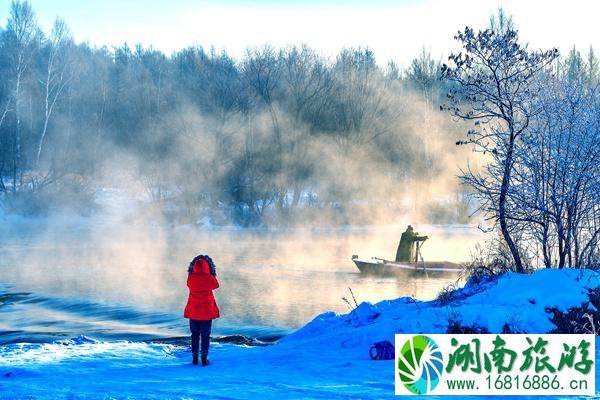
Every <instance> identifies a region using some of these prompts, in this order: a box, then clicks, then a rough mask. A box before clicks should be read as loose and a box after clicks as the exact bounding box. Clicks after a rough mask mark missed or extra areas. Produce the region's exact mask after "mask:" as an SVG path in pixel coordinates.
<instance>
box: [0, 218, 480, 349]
mask: <svg viewBox="0 0 600 400" xmlns="http://www.w3.org/2000/svg"><path fill="white" fill-rule="evenodd" d="M57 221H58V220H57ZM59 221H60V223H56V224H52V223H51V222H50V223H47V224H44V225H43V227H42V225H40V224H38V223H37V222H32V223H31V224H30V225H28V224H27V223H22V222H21V223H20V224H19V228H18V230H17V231H14V230H12V231H11V230H6V226H5V227H4V228H5V230H4V231H3V232H2V236H0V253H1V254H2V257H1V258H0V277H1V279H0V314H1V315H2V318H0V321H2V322H0V331H3V333H2V334H1V335H0V342H4V343H6V342H14V341H48V340H56V339H58V338H66V337H73V336H76V335H79V334H85V335H88V336H92V337H96V338H100V339H129V340H134V339H152V338H160V337H172V336H182V335H187V320H185V319H184V318H183V316H182V313H183V307H184V305H185V302H186V300H187V287H186V284H185V282H186V277H187V274H186V269H187V264H188V263H189V260H190V259H191V258H192V257H193V256H195V255H196V254H200V253H202V254H210V255H211V256H212V257H213V259H214V260H215V262H216V264H217V268H218V269H217V272H218V278H219V280H220V283H221V287H220V288H219V289H217V290H216V291H215V295H216V297H217V302H218V304H219V307H220V309H221V315H222V317H221V318H220V319H219V320H218V321H217V322H216V324H215V327H214V333H215V334H216V335H224V334H245V335H249V336H255V337H265V336H273V335H281V334H286V333H289V332H290V331H292V330H293V329H295V328H298V327H300V326H302V325H303V324H305V323H306V322H307V321H309V320H310V319H312V318H313V317H314V316H316V315H318V314H320V313H322V312H325V311H327V310H333V311H336V312H347V311H348V306H347V305H346V303H345V302H344V301H343V300H342V297H346V298H347V299H348V300H349V301H350V302H351V303H353V300H352V296H351V294H350V292H349V290H348V288H349V287H350V288H352V290H353V292H354V295H355V296H356V300H357V301H358V303H360V302H362V301H370V302H377V301H381V300H384V299H393V298H397V297H400V296H412V297H416V298H419V299H431V298H434V297H435V296H436V295H437V293H438V292H439V291H440V290H441V289H442V288H443V287H444V286H445V285H446V284H448V283H449V282H452V281H453V280H456V278H453V277H427V276H408V275H407V276H404V275H401V276H398V277H369V276H364V275H361V274H360V273H359V272H358V270H357V269H356V267H355V266H354V264H353V263H352V261H351V256H352V254H358V255H360V256H362V257H370V256H378V257H382V258H387V259H393V257H394V255H395V251H396V246H397V243H398V239H399V236H400V234H401V233H402V231H403V230H404V228H405V225H404V224H402V225H388V226H373V227H340V228H327V227H323V228H290V229H281V228H280V229H276V230H269V229H238V228H214V227H212V228H210V229H202V228H200V229H199V228H197V227H191V226H180V227H176V228H173V227H165V226H164V225H160V224H155V223H153V222H152V221H150V222H144V223H141V222H139V221H138V222H136V221H130V222H128V223H120V224H111V223H102V222H101V221H95V220H92V219H74V220H72V221H71V222H69V221H68V220H67V221H66V220H64V219H60V220H59ZM417 230H419V231H420V232H421V233H423V234H427V235H429V236H430V238H431V239H430V240H429V241H427V242H426V244H425V245H424V247H423V257H424V258H425V260H448V261H456V262H459V261H466V260H468V259H469V256H470V251H471V250H472V249H473V247H474V245H475V244H476V243H477V242H478V241H480V240H481V239H482V234H481V232H480V231H479V230H478V229H476V228H474V227H468V226H428V225H420V226H417Z"/></svg>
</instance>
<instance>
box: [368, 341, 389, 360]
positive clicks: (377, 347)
mask: <svg viewBox="0 0 600 400" xmlns="http://www.w3.org/2000/svg"><path fill="white" fill-rule="evenodd" d="M369 355H370V356H371V359H372V360H393V359H394V345H393V344H391V343H390V342H389V341H387V340H384V341H383V342H377V343H373V345H372V346H371V348H370V349H369Z"/></svg>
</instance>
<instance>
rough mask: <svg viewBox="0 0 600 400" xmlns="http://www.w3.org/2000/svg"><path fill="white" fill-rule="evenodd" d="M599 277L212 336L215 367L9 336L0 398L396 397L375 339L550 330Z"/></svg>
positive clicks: (477, 290) (519, 283)
mask: <svg viewBox="0 0 600 400" xmlns="http://www.w3.org/2000/svg"><path fill="white" fill-rule="evenodd" d="M598 287H600V274H598V273H597V272H592V271H581V270H541V271H538V272H536V273H535V274H533V275H531V276H525V275H516V274H507V275H505V276H502V277H500V278H498V279H497V280H493V281H491V280H490V281H487V282H484V283H482V284H479V285H467V287H465V288H464V289H460V290H458V291H457V292H455V293H454V294H453V295H452V296H451V297H450V298H449V299H447V301H444V302H440V301H429V302H421V301H416V300H413V299H410V298H400V299H396V300H390V301H383V302H380V303H377V304H375V305H371V304H369V303H363V304H361V305H360V306H359V307H358V309H356V310H355V311H353V312H352V313H349V314H345V315H336V314H334V313H331V312H330V313H324V314H321V315H320V316H318V317H316V318H315V319H314V320H313V321H311V322H310V323H308V324H307V325H306V326H304V327H303V328H301V329H300V330H298V331H297V332H295V333H293V334H291V335H289V336H287V337H285V338H284V339H282V340H281V341H280V342H279V343H278V344H276V345H273V346H268V347H244V346H234V345H229V344H214V345H213V348H212V352H211V359H212V361H213V364H212V365H211V366H210V367H208V368H201V367H193V366H192V365H191V364H190V353H189V350H188V349H187V348H185V347H182V346H174V345H169V344H159V343H140V342H95V341H93V340H90V339H87V338H85V337H80V338H77V339H76V340H73V341H70V342H65V343H53V344H35V345H34V344H14V345H7V346H3V347H0V398H2V399H14V398H30V397H40V398H70V399H77V398H196V397H198V396H200V395H204V396H208V397H209V398H223V399H246V398H248V399H250V398H252V399H254V398H262V399H270V398H327V399H335V398H391V397H393V390H394V388H393V382H394V380H393V372H392V371H393V361H371V360H369V358H368V349H369V346H370V345H371V343H373V342H375V341H379V340H391V341H393V335H394V334H395V333H402V332H406V333H419V332H423V333H443V332H446V330H447V329H448V326H449V324H450V323H451V322H452V321H454V322H457V321H458V322H460V325H462V326H469V325H475V324H476V325H477V326H479V327H481V328H485V329H487V330H489V331H490V332H501V331H502V329H504V326H505V324H509V325H510V326H511V327H513V328H514V329H515V330H516V329H518V330H519V331H521V332H531V333H544V332H548V331H551V330H552V329H554V328H555V326H554V325H553V324H552V323H551V321H550V317H551V314H550V313H548V312H547V311H546V310H547V309H548V308H556V309H558V310H562V311H566V310H568V309H569V308H571V307H580V306H581V305H582V304H584V303H586V302H588V301H589V297H588V293H589V289H594V288H598ZM592 309H594V308H593V306H592ZM596 349H597V352H598V350H599V349H600V343H599V342H598V341H597V346H596ZM599 358H600V357H599V355H598V353H597V354H596V360H598V359H599ZM599 372H600V370H598V369H597V371H596V376H597V378H596V379H600V378H599V377H598V376H599ZM597 393H599V394H600V391H598V392H597Z"/></svg>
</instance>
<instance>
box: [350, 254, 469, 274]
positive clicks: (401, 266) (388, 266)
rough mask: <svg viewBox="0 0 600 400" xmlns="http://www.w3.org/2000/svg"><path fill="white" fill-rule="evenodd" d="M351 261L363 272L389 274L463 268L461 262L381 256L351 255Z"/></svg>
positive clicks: (421, 272) (456, 270)
mask: <svg viewBox="0 0 600 400" xmlns="http://www.w3.org/2000/svg"><path fill="white" fill-rule="evenodd" d="M352 261H354V264H356V266H357V267H358V269H359V270H360V272H361V273H363V274H375V275H391V274H398V273H414V274H458V273H460V272H461V271H462V270H463V266H462V265H461V264H457V263H453V262H450V261H419V262H396V261H388V260H384V259H382V258H377V257H372V258H367V259H364V258H359V257H358V256H352Z"/></svg>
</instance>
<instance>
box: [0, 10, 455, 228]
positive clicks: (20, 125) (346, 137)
mask: <svg viewBox="0 0 600 400" xmlns="http://www.w3.org/2000/svg"><path fill="white" fill-rule="evenodd" d="M199 39H201V38H199ZM0 68H1V74H0V190H1V191H4V192H5V193H8V194H7V195H6V196H5V198H6V199H7V201H8V202H13V203H14V202H15V199H16V198H18V197H19V193H21V194H24V193H27V196H28V197H27V198H28V199H30V198H31V196H33V197H35V192H36V191H37V192H40V191H46V192H48V191H58V190H61V191H64V190H66V189H65V185H66V182H72V181H73V180H74V179H75V180H77V181H79V182H81V181H86V182H93V181H94V180H95V179H100V178H102V177H103V176H102V175H103V174H105V173H106V172H107V171H108V170H109V169H110V168H107V167H110V165H108V166H107V164H110V160H111V159H112V158H113V157H121V158H120V160H121V162H122V160H123V159H124V158H122V156H124V155H126V158H127V157H128V158H127V159H134V160H135V162H132V164H131V165H127V166H123V165H115V166H116V167H120V168H121V169H126V170H128V171H130V172H132V173H133V175H135V176H137V177H139V179H140V181H141V182H143V183H144V185H145V186H146V187H147V189H148V190H149V192H150V193H151V194H152V197H153V198H154V199H155V200H156V201H157V202H158V203H161V202H162V203H169V204H171V205H173V204H175V206H176V207H177V208H178V209H184V210H186V212H185V213H186V215H187V216H186V218H189V219H191V220H194V219H196V218H198V217H199V215H200V214H203V213H205V212H207V210H215V209H221V210H229V211H227V212H226V213H228V212H231V213H232V214H231V215H224V216H223V218H226V219H231V218H233V219H235V220H236V221H237V222H241V223H246V224H256V223H260V222H264V213H265V211H266V210H271V211H270V212H274V213H275V214H276V215H277V218H280V219H282V220H287V219H289V218H292V217H293V215H294V214H295V212H296V210H297V209H298V208H300V207H299V205H300V204H303V205H309V204H310V207H314V208H320V209H335V210H337V211H339V212H340V213H341V214H342V215H345V216H348V215H353V213H352V212H350V211H349V208H350V207H353V204H354V205H356V204H359V203H361V202H362V203H364V201H365V200H367V201H375V202H381V201H385V202H388V203H394V202H395V203H396V204H399V203H400V200H401V197H402V196H409V195H411V194H410V193H409V192H406V191H402V190H398V191H390V190H389V189H386V188H385V187H384V186H383V185H381V180H386V182H389V183H393V184H397V183H398V182H406V181H407V179H409V178H410V179H419V178H420V177H421V175H423V174H424V172H423V171H428V173H430V172H431V171H433V170H435V166H434V165H433V161H432V157H430V156H429V155H427V154H425V153H426V150H427V149H425V146H424V145H423V141H422V140H420V139H419V135H421V134H426V132H421V130H420V128H419V124H420V123H421V122H422V121H421V120H420V117H418V116H417V117H416V118H415V114H420V113H421V108H419V111H418V113H416V112H415V110H416V109H417V104H420V103H424V104H425V103H426V105H425V107H426V108H427V110H428V113H430V114H431V113H436V114H437V113H439V112H438V111H436V110H435V101H436V99H437V98H438V97H439V91H440V87H441V86H442V85H441V84H440V82H439V81H437V78H438V72H437V71H436V70H437V68H438V64H437V63H436V62H435V61H433V60H432V59H431V57H430V56H429V55H428V54H426V53H425V52H424V53H423V54H422V55H421V56H420V57H419V58H418V60H416V61H415V62H414V63H413V65H412V66H411V68H410V70H409V71H407V73H406V77H404V78H403V77H402V76H401V75H403V74H402V71H400V70H399V69H398V68H397V67H395V66H394V65H393V64H392V65H391V67H390V68H388V69H386V70H383V69H382V68H380V67H379V66H378V64H377V63H376V60H375V55H374V54H373V52H372V51H371V50H369V49H360V48H359V49H343V50H342V51H341V52H340V53H339V55H338V56H337V57H335V58H333V59H326V58H324V57H322V56H320V55H319V54H317V53H316V52H315V51H314V50H313V49H311V48H309V47H307V46H298V47H288V48H284V49H275V48H273V47H271V46H268V45H266V46H263V47H259V48H252V49H248V51H247V53H246V55H245V56H244V57H243V58H242V59H240V60H235V59H232V58H231V57H230V56H229V55H228V54H227V53H225V52H219V51H217V50H215V49H210V50H205V49H203V48H202V47H191V48H187V49H183V50H181V51H179V52H176V53H174V54H172V55H171V56H167V55H165V54H163V53H161V52H160V51H157V50H154V49H152V48H142V47H140V46H135V47H133V48H132V47H130V46H128V45H127V44H125V45H123V46H121V47H118V48H112V49H108V48H105V47H103V48H92V47H90V46H89V45H87V44H85V43H83V44H77V43H74V41H73V39H72V38H71V36H70V33H69V29H68V27H67V25H66V24H65V23H64V22H63V21H62V20H60V19H58V20H57V21H56V23H55V24H54V27H53V29H52V31H51V32H49V34H48V35H45V34H44V33H43V32H41V31H40V29H39V28H38V27H37V24H36V19H35V14H34V12H33V10H32V9H31V6H30V5H29V3H28V2H26V1H14V2H13V3H12V6H11V13H10V16H9V19H8V21H7V23H6V28H5V29H4V30H3V31H2V36H1V38H0ZM394 71H395V72H394ZM409 92H410V93H417V96H413V95H410V96H409V95H408V93H409ZM408 121H411V122H410V123H408ZM415 121H416V122H415ZM423 126H425V128H426V129H427V130H428V129H430V126H429V125H426V124H425V125H423ZM449 132H450V133H447V134H446V135H445V136H444V138H443V140H445V139H447V141H448V142H453V139H452V138H451V136H452V133H451V130H450V131H449ZM428 151H430V152H431V149H429V150H428ZM75 177H78V178H75ZM384 193H385V194H384ZM9 194H10V195H9ZM11 196H12V198H11ZM302 208H304V209H305V208H306V207H302ZM367 218H369V216H367Z"/></svg>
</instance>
